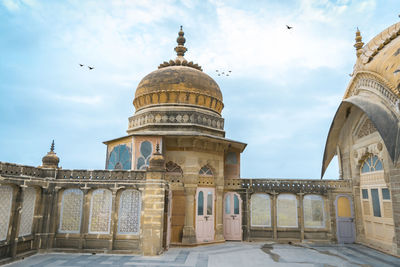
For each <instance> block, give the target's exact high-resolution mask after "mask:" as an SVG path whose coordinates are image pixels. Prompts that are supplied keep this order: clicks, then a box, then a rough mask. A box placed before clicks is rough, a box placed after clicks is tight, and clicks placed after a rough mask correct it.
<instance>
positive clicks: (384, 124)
mask: <svg viewBox="0 0 400 267" xmlns="http://www.w3.org/2000/svg"><path fill="white" fill-rule="evenodd" d="M353 106H355V107H357V108H359V109H361V110H362V111H363V112H364V113H365V114H366V115H367V117H368V118H369V119H370V120H371V122H372V123H373V124H374V126H375V128H376V129H377V130H378V132H379V134H380V136H381V137H382V139H383V142H384V143H385V146H386V149H387V151H388V153H389V156H390V158H391V160H392V161H393V162H394V163H396V162H397V161H398V160H399V156H400V155H399V154H400V147H399V146H400V128H399V119H398V118H397V117H396V115H395V114H394V113H393V112H392V111H391V110H390V109H388V108H387V107H386V106H385V105H384V104H383V103H381V102H372V101H370V100H369V99H368V97H365V96H359V95H357V96H352V97H349V98H347V99H344V100H343V101H342V103H341V104H340V106H339V108H338V109H337V111H336V114H335V117H334V118H333V122H332V124H331V127H330V129H329V133H328V138H327V140H326V144H325V151H324V157H323V159H322V169H321V179H322V177H323V176H324V173H325V171H326V169H327V168H328V166H329V163H330V162H331V160H332V158H333V157H334V156H335V154H336V146H337V144H338V142H339V136H340V131H341V130H342V127H343V125H344V124H345V122H346V119H347V117H348V109H349V108H351V107H353Z"/></svg>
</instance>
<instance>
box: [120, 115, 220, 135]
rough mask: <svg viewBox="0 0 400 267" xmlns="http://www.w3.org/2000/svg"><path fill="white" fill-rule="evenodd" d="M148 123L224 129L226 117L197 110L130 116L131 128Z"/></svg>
mask: <svg viewBox="0 0 400 267" xmlns="http://www.w3.org/2000/svg"><path fill="white" fill-rule="evenodd" d="M146 125H155V126H156V125H171V126H172V125H174V126H178V127H179V126H184V125H190V126H192V125H198V126H202V127H208V128H212V129H215V130H219V131H223V130H224V119H223V118H221V117H217V116H213V115H209V114H204V113H200V112H197V111H149V112H146V113H142V114H139V115H134V116H132V117H130V118H129V130H128V131H130V130H134V129H138V128H141V127H143V126H146Z"/></svg>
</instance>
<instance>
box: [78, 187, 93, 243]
mask: <svg viewBox="0 0 400 267" xmlns="http://www.w3.org/2000/svg"><path fill="white" fill-rule="evenodd" d="M81 189H82V191H83V194H84V198H83V209H82V220H81V235H80V239H79V247H78V248H79V249H81V250H82V249H84V248H85V247H86V237H87V235H88V232H89V217H90V195H91V194H90V192H89V190H90V187H87V186H85V187H82V188H81Z"/></svg>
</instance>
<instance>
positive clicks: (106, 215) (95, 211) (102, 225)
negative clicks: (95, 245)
mask: <svg viewBox="0 0 400 267" xmlns="http://www.w3.org/2000/svg"><path fill="white" fill-rule="evenodd" d="M111 207H112V194H111V192H110V191H108V190H105V189H97V190H95V191H94V192H93V193H92V201H91V205H90V221H89V233H91V234H108V233H109V232H110V221H111Z"/></svg>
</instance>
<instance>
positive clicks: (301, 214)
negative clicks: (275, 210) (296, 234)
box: [297, 193, 304, 241]
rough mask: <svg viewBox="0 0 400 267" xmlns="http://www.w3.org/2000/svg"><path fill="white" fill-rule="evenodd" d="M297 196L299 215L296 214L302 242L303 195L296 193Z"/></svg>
mask: <svg viewBox="0 0 400 267" xmlns="http://www.w3.org/2000/svg"><path fill="white" fill-rule="evenodd" d="M297 195H298V196H299V209H298V211H299V214H298V222H299V226H300V241H303V240H304V211H303V209H304V207H303V197H304V193H298V194H297Z"/></svg>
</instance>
